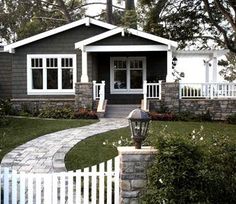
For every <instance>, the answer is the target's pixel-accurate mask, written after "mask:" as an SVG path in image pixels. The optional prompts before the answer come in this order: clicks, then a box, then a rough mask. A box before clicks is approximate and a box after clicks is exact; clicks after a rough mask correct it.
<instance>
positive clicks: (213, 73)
mask: <svg viewBox="0 0 236 204" xmlns="http://www.w3.org/2000/svg"><path fill="white" fill-rule="evenodd" d="M217 65H218V59H217V54H216V53H214V55H213V59H212V68H213V70H212V82H217Z"/></svg>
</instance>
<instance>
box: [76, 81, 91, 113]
mask: <svg viewBox="0 0 236 204" xmlns="http://www.w3.org/2000/svg"><path fill="white" fill-rule="evenodd" d="M81 107H82V108H92V107H93V83H92V82H89V83H80V82H79V83H76V84H75V108H76V109H78V108H81Z"/></svg>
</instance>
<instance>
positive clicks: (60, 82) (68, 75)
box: [27, 54, 76, 95]
mask: <svg viewBox="0 0 236 204" xmlns="http://www.w3.org/2000/svg"><path fill="white" fill-rule="evenodd" d="M75 82H76V55H70V54H65V55H58V54H55V55H51V54H50V55H28V56H27V92H28V94H29V95H50V94H51V95H56V94H73V93H74V83H75Z"/></svg>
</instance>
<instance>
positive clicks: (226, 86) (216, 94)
mask: <svg viewBox="0 0 236 204" xmlns="http://www.w3.org/2000/svg"><path fill="white" fill-rule="evenodd" d="M179 92H180V93H179V96H180V99H182V98H209V99H214V98H235V97H236V83H180V88H179Z"/></svg>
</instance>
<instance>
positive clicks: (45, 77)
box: [43, 57, 47, 91]
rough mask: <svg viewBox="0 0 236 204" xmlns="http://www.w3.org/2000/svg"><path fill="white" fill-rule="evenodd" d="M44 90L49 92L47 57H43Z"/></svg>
mask: <svg viewBox="0 0 236 204" xmlns="http://www.w3.org/2000/svg"><path fill="white" fill-rule="evenodd" d="M43 90H44V91H46V90H47V66H46V57H43Z"/></svg>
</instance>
